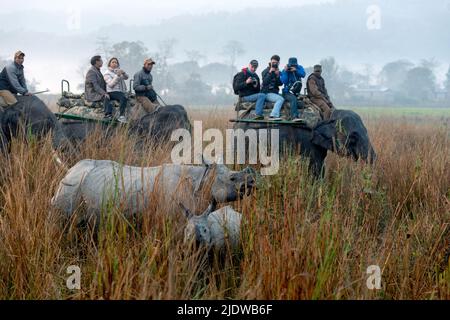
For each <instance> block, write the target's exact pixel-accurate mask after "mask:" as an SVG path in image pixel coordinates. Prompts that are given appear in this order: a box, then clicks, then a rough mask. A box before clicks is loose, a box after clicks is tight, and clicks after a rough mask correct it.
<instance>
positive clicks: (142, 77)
mask: <svg viewBox="0 0 450 320" xmlns="http://www.w3.org/2000/svg"><path fill="white" fill-rule="evenodd" d="M154 64H155V62H154V61H153V60H152V59H146V60H145V61H144V67H143V68H142V70H141V71H138V72H137V73H136V74H135V75H134V82H133V89H134V92H136V100H137V101H138V102H139V103H140V104H141V105H142V107H143V108H144V110H145V111H146V112H152V111H154V110H155V109H156V108H157V107H158V106H159V103H158V99H157V95H156V92H155V90H154V89H153V85H152V83H153V76H152V74H151V72H152V69H153V65H154Z"/></svg>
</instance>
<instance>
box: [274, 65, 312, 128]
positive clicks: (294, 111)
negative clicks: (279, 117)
mask: <svg viewBox="0 0 450 320" xmlns="http://www.w3.org/2000/svg"><path fill="white" fill-rule="evenodd" d="M305 76H306V72H305V69H304V68H303V66H301V65H299V64H298V62H297V58H295V57H293V58H289V62H288V64H287V65H286V66H285V67H284V70H283V71H282V72H281V76H280V78H281V82H282V83H283V84H284V87H283V97H284V99H286V100H287V101H289V104H290V105H291V119H292V121H295V122H298V121H301V119H299V115H298V104H299V103H300V104H301V107H302V108H304V105H303V102H302V101H298V100H297V97H298V95H299V94H300V91H301V89H302V78H304V77H305Z"/></svg>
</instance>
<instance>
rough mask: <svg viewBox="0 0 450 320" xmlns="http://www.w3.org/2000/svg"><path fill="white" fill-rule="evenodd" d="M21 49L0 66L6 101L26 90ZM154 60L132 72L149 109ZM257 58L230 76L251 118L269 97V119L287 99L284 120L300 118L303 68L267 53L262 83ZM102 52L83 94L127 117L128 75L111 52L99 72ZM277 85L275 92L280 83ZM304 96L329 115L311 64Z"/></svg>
mask: <svg viewBox="0 0 450 320" xmlns="http://www.w3.org/2000/svg"><path fill="white" fill-rule="evenodd" d="M24 59H25V53H23V52H22V51H17V52H16V53H15V54H14V61H12V62H11V63H10V64H8V65H7V66H6V67H4V68H3V70H2V72H1V73H0V97H1V98H3V100H4V102H5V103H6V105H13V104H15V103H17V99H16V95H17V94H21V95H32V93H30V92H29V91H28V89H27V84H26V81H25V76H24V72H23V69H24V67H23V63H24ZM154 65H155V61H153V59H151V58H149V59H145V60H144V65H143V67H142V69H141V70H139V71H138V72H137V73H136V74H135V75H134V82H133V89H134V91H135V93H136V100H137V101H138V102H139V103H140V104H141V106H142V108H143V109H144V110H145V111H146V112H148V113H150V112H153V111H154V110H156V109H157V108H158V107H159V103H158V95H157V93H156V91H155V90H154V88H153V76H152V74H151V72H152V69H153V66H154ZM258 65H259V64H258V61H257V60H251V61H250V63H249V65H248V67H246V68H243V69H242V70H241V71H240V72H239V73H237V74H236V75H235V76H234V78H233V90H234V93H235V94H237V95H238V96H239V99H240V100H241V101H242V102H256V107H255V108H256V110H255V113H256V116H255V118H254V120H264V115H263V109H264V105H265V103H266V101H268V102H273V103H274V107H273V109H272V112H271V113H270V116H269V120H272V121H279V120H282V118H281V109H282V107H283V104H284V102H285V101H288V102H289V104H290V116H291V117H290V120H292V121H294V122H297V121H301V119H300V117H299V109H302V108H304V103H303V101H302V100H301V99H298V98H299V95H300V92H301V89H302V78H305V76H306V72H305V69H304V68H303V66H302V65H300V64H299V63H298V61H297V58H295V57H292V58H289V60H288V63H287V64H286V66H285V67H284V68H283V69H280V56H278V55H273V56H272V57H271V58H270V62H269V64H268V66H267V67H266V68H265V69H264V70H263V72H262V83H261V81H260V78H259V76H258V74H257V73H256V70H257V68H258ZM102 66H103V60H102V57H101V56H99V55H96V56H93V57H92V58H91V68H90V69H89V71H88V72H87V74H86V79H85V99H86V101H87V102H89V103H93V104H98V103H100V104H102V105H103V108H104V112H105V115H104V118H105V119H112V117H113V103H112V101H117V102H119V104H120V108H119V117H118V119H117V120H118V121H119V122H124V123H125V122H127V118H126V108H127V105H128V100H129V97H128V94H127V86H126V84H125V80H127V79H129V75H128V74H127V73H126V72H125V71H124V70H122V69H121V68H120V63H119V59H118V58H116V57H112V58H110V59H109V60H108V65H107V70H106V72H105V74H102V72H101V68H102ZM281 86H283V88H282V91H281V94H280V87H281ZM306 89H307V96H308V97H309V98H310V100H311V102H312V103H314V104H315V105H317V106H318V107H319V108H320V110H321V112H322V116H323V118H324V119H329V118H330V116H331V113H332V111H333V109H334V106H333V104H332V103H331V101H330V97H329V96H328V92H327V89H326V87H325V81H324V79H323V78H322V66H320V65H315V66H314V72H313V73H312V74H311V75H309V77H308V79H307V82H306Z"/></svg>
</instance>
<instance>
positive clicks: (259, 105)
mask: <svg viewBox="0 0 450 320" xmlns="http://www.w3.org/2000/svg"><path fill="white" fill-rule="evenodd" d="M241 99H242V101H244V102H255V101H256V111H255V112H256V115H257V116H262V115H263V110H264V103H265V102H266V94H265V93H261V92H260V93H254V94H251V95H249V96H245V97H241Z"/></svg>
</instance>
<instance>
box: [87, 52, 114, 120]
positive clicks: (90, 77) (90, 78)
mask: <svg viewBox="0 0 450 320" xmlns="http://www.w3.org/2000/svg"><path fill="white" fill-rule="evenodd" d="M91 65H92V67H91V68H90V69H89V71H88V72H87V74H86V81H85V83H84V95H85V98H86V100H87V101H88V102H103V107H104V109H105V116H104V118H105V119H111V118H112V111H113V107H112V103H111V99H110V97H109V95H108V93H107V92H106V82H105V79H104V78H103V75H102V72H101V71H100V68H101V67H102V66H103V60H102V58H101V57H100V56H93V57H92V58H91Z"/></svg>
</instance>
